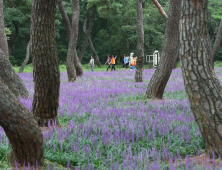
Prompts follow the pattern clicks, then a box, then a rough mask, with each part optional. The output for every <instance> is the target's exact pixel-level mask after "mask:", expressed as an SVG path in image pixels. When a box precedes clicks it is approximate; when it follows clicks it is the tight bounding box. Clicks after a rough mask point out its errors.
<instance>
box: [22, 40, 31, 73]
mask: <svg viewBox="0 0 222 170" xmlns="http://www.w3.org/2000/svg"><path fill="white" fill-rule="evenodd" d="M30 45H31V41H30V40H29V43H28V45H27V48H26V57H25V60H24V61H23V63H22V65H21V67H20V69H19V73H23V71H24V68H25V66H26V64H27V63H28V61H29V54H30Z"/></svg>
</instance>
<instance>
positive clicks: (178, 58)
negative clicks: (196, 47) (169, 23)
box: [173, 39, 180, 69]
mask: <svg viewBox="0 0 222 170" xmlns="http://www.w3.org/2000/svg"><path fill="white" fill-rule="evenodd" d="M178 40H179V39H178ZM179 61H180V57H179V46H177V53H176V57H175V60H174V62H173V69H176V68H177V63H178V62H179Z"/></svg>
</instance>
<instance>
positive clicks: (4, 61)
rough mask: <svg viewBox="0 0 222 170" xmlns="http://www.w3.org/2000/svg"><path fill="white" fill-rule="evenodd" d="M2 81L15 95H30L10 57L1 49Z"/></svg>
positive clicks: (0, 75) (0, 68) (0, 67)
mask: <svg viewBox="0 0 222 170" xmlns="http://www.w3.org/2000/svg"><path fill="white" fill-rule="evenodd" d="M0 82H1V83H2V84H4V85H6V86H7V87H8V88H9V90H11V92H12V93H14V95H15V96H21V97H28V96H29V93H28V91H27V89H26V87H25V85H24V83H23V82H22V80H21V79H20V78H19V76H18V75H17V74H16V72H15V70H14V69H13V67H12V65H11V63H10V62H9V60H8V58H7V57H6V56H5V55H4V54H3V52H2V50H0Z"/></svg>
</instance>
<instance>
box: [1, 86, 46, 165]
mask: <svg viewBox="0 0 222 170" xmlns="http://www.w3.org/2000/svg"><path fill="white" fill-rule="evenodd" d="M0 117H1V119H0V126H1V127H3V129H4V131H5V133H6V136H7V137H8V139H9V142H10V144H11V158H10V161H11V165H12V166H15V161H17V163H18V166H23V165H24V162H25V163H26V165H28V163H30V165H31V166H36V161H37V163H38V166H43V154H44V146H43V135H42V133H41V130H40V128H39V126H38V124H37V122H36V121H35V120H34V118H33V116H32V115H31V114H30V113H29V111H28V110H27V109H26V108H25V107H24V106H23V105H22V104H21V102H20V101H19V99H18V98H17V97H16V96H15V95H13V94H12V92H11V91H10V90H9V89H8V88H7V87H6V86H5V85H3V84H2V83H1V82H0Z"/></svg>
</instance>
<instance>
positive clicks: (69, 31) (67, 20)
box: [58, 0, 71, 40]
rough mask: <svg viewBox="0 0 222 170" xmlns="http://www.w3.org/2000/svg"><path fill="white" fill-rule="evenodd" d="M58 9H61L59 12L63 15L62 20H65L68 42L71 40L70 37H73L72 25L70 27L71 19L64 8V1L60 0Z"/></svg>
mask: <svg viewBox="0 0 222 170" xmlns="http://www.w3.org/2000/svg"><path fill="white" fill-rule="evenodd" d="M58 7H59V11H60V13H61V15H62V19H63V22H64V24H65V27H66V34H67V38H68V40H70V37H71V25H70V21H69V17H68V15H67V13H66V11H65V8H64V6H63V3H62V0H58Z"/></svg>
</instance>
